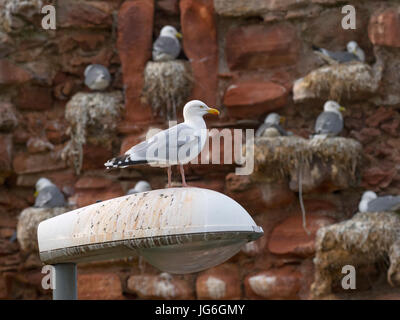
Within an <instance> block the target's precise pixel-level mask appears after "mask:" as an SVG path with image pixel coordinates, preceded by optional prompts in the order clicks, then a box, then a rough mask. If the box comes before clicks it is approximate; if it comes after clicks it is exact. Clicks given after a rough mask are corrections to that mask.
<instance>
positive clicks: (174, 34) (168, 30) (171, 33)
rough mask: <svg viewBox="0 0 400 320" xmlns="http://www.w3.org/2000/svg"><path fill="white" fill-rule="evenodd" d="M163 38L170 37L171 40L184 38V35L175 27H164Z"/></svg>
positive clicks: (162, 30)
mask: <svg viewBox="0 0 400 320" xmlns="http://www.w3.org/2000/svg"><path fill="white" fill-rule="evenodd" d="M160 36H161V37H170V38H178V39H180V38H182V34H181V33H179V32H178V31H177V30H176V29H175V28H174V27H173V26H164V27H163V28H162V29H161V32H160Z"/></svg>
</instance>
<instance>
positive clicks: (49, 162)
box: [13, 146, 67, 174]
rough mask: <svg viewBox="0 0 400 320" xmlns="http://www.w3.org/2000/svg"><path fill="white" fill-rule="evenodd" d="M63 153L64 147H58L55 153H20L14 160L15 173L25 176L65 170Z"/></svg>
mask: <svg viewBox="0 0 400 320" xmlns="http://www.w3.org/2000/svg"><path fill="white" fill-rule="evenodd" d="M61 151H62V146H57V147H55V149H54V150H53V151H50V152H45V153H37V154H28V153H19V154H17V155H16V156H15V158H14V160H13V167H14V171H15V172H16V173H17V174H25V173H35V172H43V171H53V170H59V169H65V168H66V167H67V165H66V164H65V162H64V161H63V160H61Z"/></svg>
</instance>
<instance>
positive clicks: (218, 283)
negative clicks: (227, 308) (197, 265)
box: [206, 276, 226, 299]
mask: <svg viewBox="0 0 400 320" xmlns="http://www.w3.org/2000/svg"><path fill="white" fill-rule="evenodd" d="M206 286H207V290H208V294H209V296H210V298H212V299H221V298H223V297H225V294H226V283H225V281H223V280H221V279H218V278H215V277H212V276H211V277H208V279H207V281H206Z"/></svg>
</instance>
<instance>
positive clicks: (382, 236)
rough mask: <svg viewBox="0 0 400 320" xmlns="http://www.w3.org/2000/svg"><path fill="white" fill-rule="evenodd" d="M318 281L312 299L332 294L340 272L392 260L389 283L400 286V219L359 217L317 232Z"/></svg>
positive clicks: (377, 215) (383, 215)
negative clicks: (349, 268) (346, 267)
mask: <svg viewBox="0 0 400 320" xmlns="http://www.w3.org/2000/svg"><path fill="white" fill-rule="evenodd" d="M315 246H316V257H315V259H314V263H315V267H316V277H315V281H314V283H313V284H312V287H311V290H312V295H313V297H315V298H316V297H321V296H324V295H328V294H330V293H331V287H332V282H333V281H334V280H337V278H338V277H342V276H343V275H342V273H341V268H342V267H343V266H345V265H348V264H350V265H353V266H354V267H356V268H357V267H358V266H363V265H367V264H374V263H376V262H379V261H382V260H383V261H384V260H385V259H387V257H389V260H390V267H389V269H388V273H387V280H388V282H389V283H390V284H391V285H393V286H394V285H397V286H398V285H400V216H399V215H398V214H395V213H390V212H368V213H357V214H356V215H355V216H354V217H353V218H352V219H350V220H347V221H344V222H341V223H338V224H334V225H330V226H328V227H324V228H321V229H319V230H318V232H317V237H316V242H315Z"/></svg>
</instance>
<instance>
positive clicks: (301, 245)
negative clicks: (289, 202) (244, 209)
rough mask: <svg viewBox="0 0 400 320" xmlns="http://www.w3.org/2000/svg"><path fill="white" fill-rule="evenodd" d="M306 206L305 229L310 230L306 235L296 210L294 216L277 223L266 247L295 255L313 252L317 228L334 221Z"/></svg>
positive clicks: (307, 254)
mask: <svg viewBox="0 0 400 320" xmlns="http://www.w3.org/2000/svg"><path fill="white" fill-rule="evenodd" d="M305 206H306V208H308V209H307V210H308V212H309V213H308V214H306V220H307V229H308V230H309V231H310V233H311V234H310V235H308V234H307V233H306V232H305V230H304V229H303V222H302V216H301V213H300V212H298V213H297V212H296V215H295V216H291V217H289V218H287V219H285V220H284V221H283V222H281V223H280V224H278V225H277V226H276V227H275V228H274V229H273V230H272V233H271V237H270V239H269V242H268V249H269V251H270V252H271V253H274V254H294V255H297V256H302V257H307V256H311V255H313V254H314V252H315V235H316V233H317V231H318V229H319V228H321V227H324V226H327V225H330V224H332V223H334V220H333V219H332V218H329V217H324V216H320V215H316V214H310V212H315V211H316V210H312V209H310V208H309V206H308V205H307V204H305Z"/></svg>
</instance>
